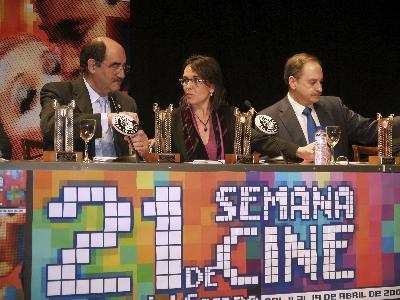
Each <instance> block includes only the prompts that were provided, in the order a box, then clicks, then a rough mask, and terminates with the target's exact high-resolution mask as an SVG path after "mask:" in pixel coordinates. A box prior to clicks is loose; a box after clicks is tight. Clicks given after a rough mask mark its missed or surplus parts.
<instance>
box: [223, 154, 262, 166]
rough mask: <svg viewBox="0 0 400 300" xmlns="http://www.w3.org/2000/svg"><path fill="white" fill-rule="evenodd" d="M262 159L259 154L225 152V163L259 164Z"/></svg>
mask: <svg viewBox="0 0 400 300" xmlns="http://www.w3.org/2000/svg"><path fill="white" fill-rule="evenodd" d="M259 161H260V155H259V154H253V155H252V154H250V155H243V154H225V164H228V165H229V164H258V163H259Z"/></svg>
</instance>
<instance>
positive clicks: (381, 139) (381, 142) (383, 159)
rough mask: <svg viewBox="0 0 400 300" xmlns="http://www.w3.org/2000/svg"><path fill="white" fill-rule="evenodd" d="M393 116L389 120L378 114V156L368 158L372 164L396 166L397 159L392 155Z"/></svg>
mask: <svg viewBox="0 0 400 300" xmlns="http://www.w3.org/2000/svg"><path fill="white" fill-rule="evenodd" d="M393 117H394V115H393V114H390V115H389V117H387V118H382V115H381V114H380V113H378V114H377V120H378V156H370V157H368V162H369V163H370V164H381V165H386V164H394V163H395V158H394V157H393V154H392V146H393V133H392V130H393Z"/></svg>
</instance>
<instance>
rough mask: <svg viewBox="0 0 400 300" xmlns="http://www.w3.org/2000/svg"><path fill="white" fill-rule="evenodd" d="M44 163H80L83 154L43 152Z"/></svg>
mask: <svg viewBox="0 0 400 300" xmlns="http://www.w3.org/2000/svg"><path fill="white" fill-rule="evenodd" d="M43 161H50V162H54V161H56V162H78V161H82V152H62V151H58V152H56V151H43Z"/></svg>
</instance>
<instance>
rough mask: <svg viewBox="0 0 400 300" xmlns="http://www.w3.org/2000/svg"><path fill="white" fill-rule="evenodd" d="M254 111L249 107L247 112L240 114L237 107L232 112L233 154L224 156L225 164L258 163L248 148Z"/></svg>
mask: <svg viewBox="0 0 400 300" xmlns="http://www.w3.org/2000/svg"><path fill="white" fill-rule="evenodd" d="M254 113H255V111H254V108H253V107H251V108H250V109H249V110H248V111H247V112H240V111H239V109H238V108H237V107H235V110H234V116H235V137H234V141H233V151H234V153H233V154H225V163H227V164H235V163H246V164H253V163H258V162H259V155H258V154H252V153H251V152H250V151H251V148H250V142H251V129H252V126H251V125H252V120H253V115H254Z"/></svg>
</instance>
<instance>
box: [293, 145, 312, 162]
mask: <svg viewBox="0 0 400 300" xmlns="http://www.w3.org/2000/svg"><path fill="white" fill-rule="evenodd" d="M314 148H315V142H314V143H311V144H308V145H307V146H304V147H299V148H297V151H296V156H297V157H300V158H302V159H303V160H304V162H312V161H314Z"/></svg>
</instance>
